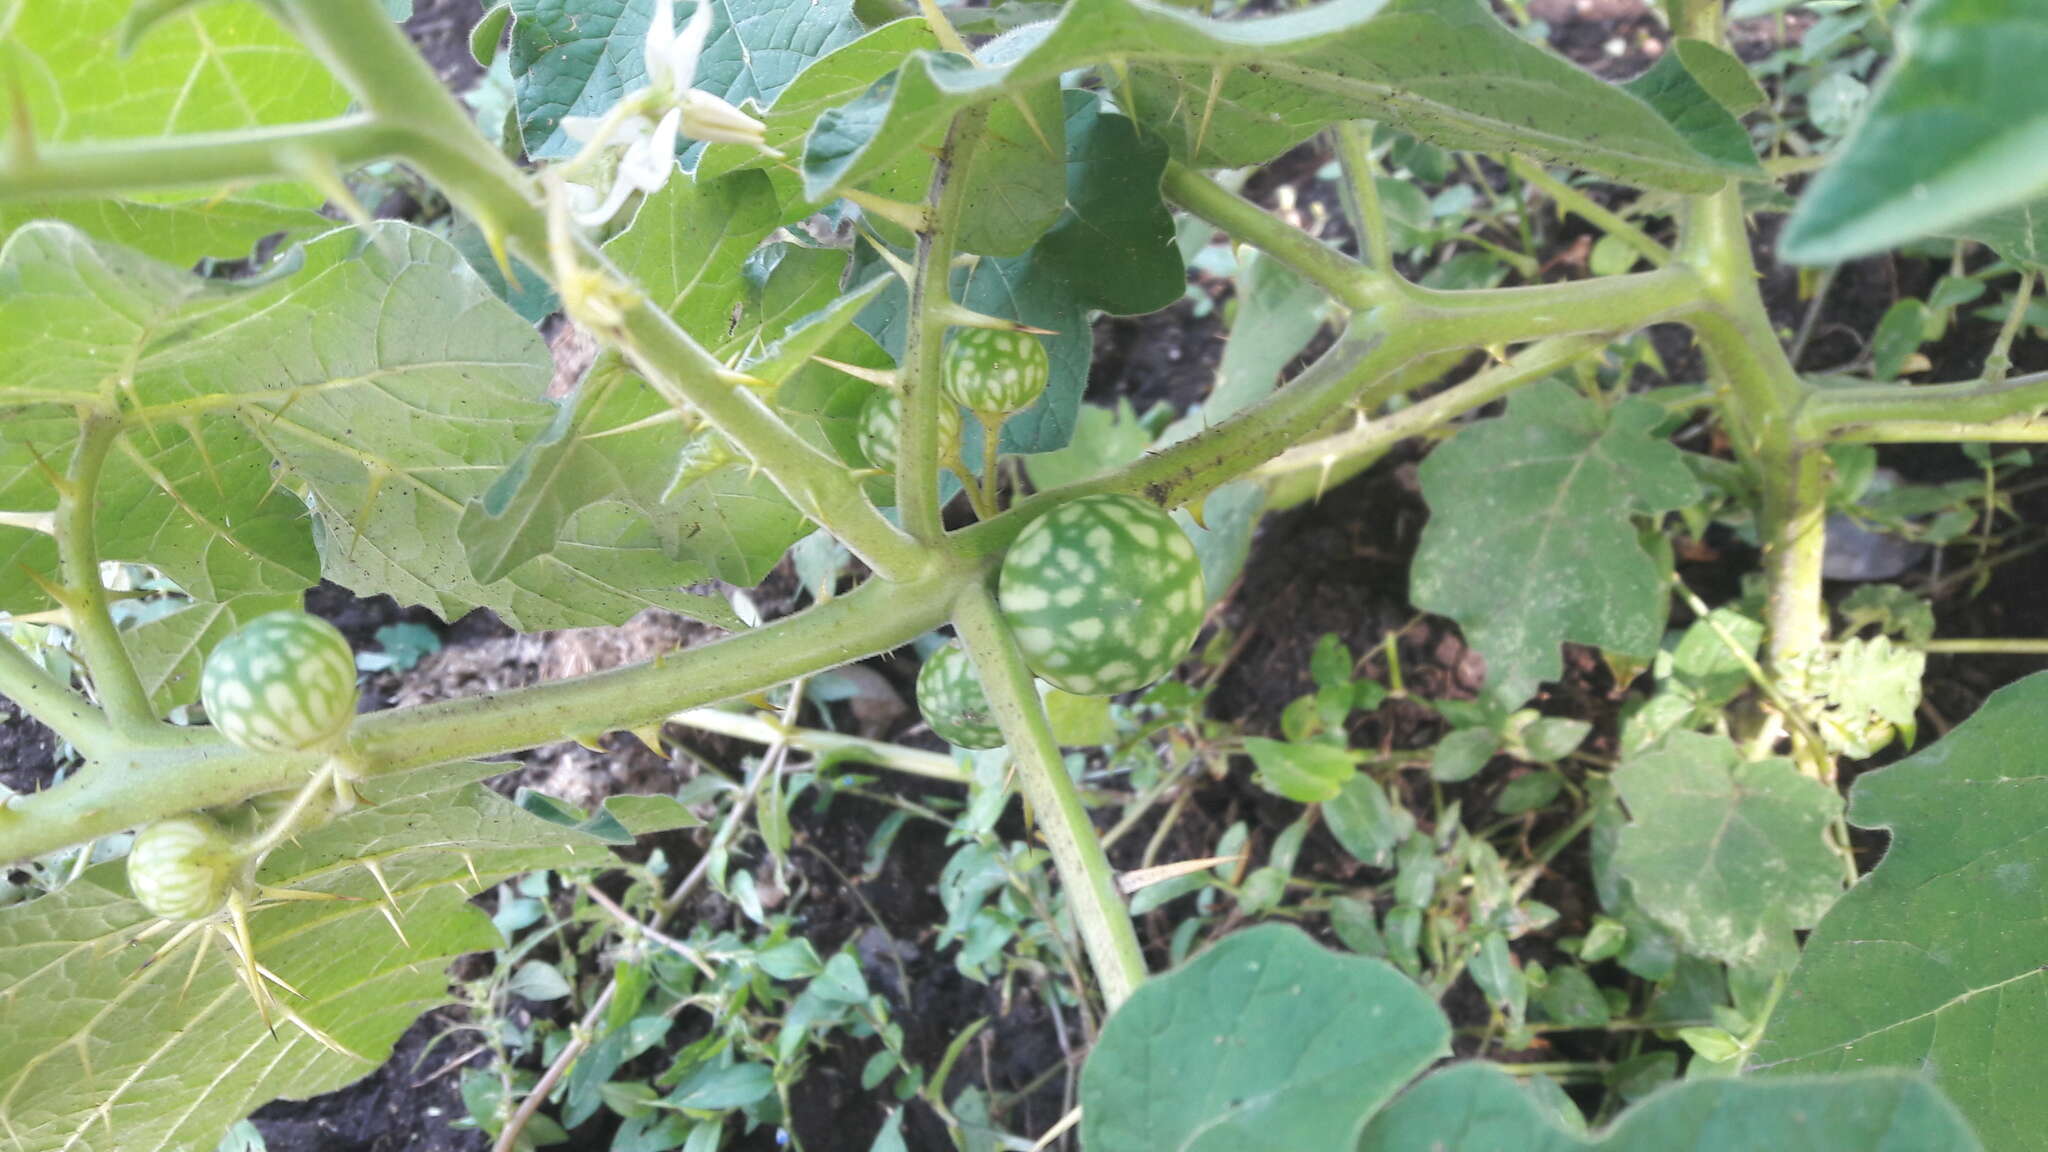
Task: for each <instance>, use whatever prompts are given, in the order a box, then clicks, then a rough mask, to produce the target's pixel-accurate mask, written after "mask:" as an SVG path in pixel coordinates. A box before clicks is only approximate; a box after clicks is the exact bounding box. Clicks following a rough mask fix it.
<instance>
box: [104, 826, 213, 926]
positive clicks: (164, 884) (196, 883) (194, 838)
mask: <svg viewBox="0 0 2048 1152" xmlns="http://www.w3.org/2000/svg"><path fill="white" fill-rule="evenodd" d="M237 863H239V858H238V857H237V856H236V854H235V849H234V845H233V844H232V843H230V842H229V840H228V838H227V834H226V833H224V832H222V831H221V830H220V826H219V825H218V824H215V823H214V822H213V821H211V820H208V819H207V818H206V817H204V816H176V817H173V818H171V819H169V820H161V821H158V822H157V823H155V824H151V825H150V826H149V827H147V828H144V829H143V830H142V831H140V832H137V833H136V834H135V845H134V846H133V847H131V848H130V849H129V850H128V887H129V888H130V889H131V890H133V891H134V893H135V899H136V900H137V901H138V902H140V903H141V905H142V906H143V907H144V908H147V909H149V910H150V912H151V913H152V914H154V915H157V916H161V917H163V918H164V919H166V920H204V919H206V918H207V917H208V916H211V915H213V914H214V913H216V912H218V911H220V910H221V906H222V905H224V904H226V903H227V899H228V885H229V884H230V883H231V882H232V881H233V877H234V873H235V866H236V864H237Z"/></svg>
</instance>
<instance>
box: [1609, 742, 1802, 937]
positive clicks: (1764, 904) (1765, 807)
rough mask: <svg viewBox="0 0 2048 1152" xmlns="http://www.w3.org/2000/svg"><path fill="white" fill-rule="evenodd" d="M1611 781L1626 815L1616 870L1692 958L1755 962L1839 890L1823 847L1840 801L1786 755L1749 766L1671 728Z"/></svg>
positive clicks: (1716, 745) (1728, 748)
mask: <svg viewBox="0 0 2048 1152" xmlns="http://www.w3.org/2000/svg"><path fill="white" fill-rule="evenodd" d="M1614 784H1615V787H1616V788H1617V789H1619V790H1620V793H1621V798H1622V801H1623V802H1624V803H1626V804H1627V805H1628V811H1629V823H1628V825H1627V827H1625V828H1623V829H1622V830H1621V843H1620V847H1619V849H1618V850H1617V852H1616V854H1615V859H1614V867H1615V868H1616V870H1617V871H1618V873H1619V875H1620V876H1621V877H1623V878H1625V879H1626V880H1627V881H1628V883H1629V887H1630V891H1631V892H1632V894H1633V896H1634V898H1635V901H1636V903H1637V904H1638V905H1640V906H1641V907H1642V908H1643V909H1644V910H1645V911H1646V912H1648V913H1649V914H1650V915H1651V916H1652V917H1654V918H1655V919H1656V920H1657V921H1658V923H1660V924H1662V925H1664V926H1665V927H1667V928H1669V929H1670V930H1671V931H1672V932H1673V933H1675V934H1676V935H1677V936H1678V938H1679V939H1680V940H1681V941H1683V942H1684V943H1685V945H1686V947H1687V948H1689V949H1691V950H1692V951H1694V952H1698V953H1701V954H1703V955H1707V956H1712V957H1714V958H1715V959H1717V960H1721V961H1724V962H1726V963H1730V964H1736V963H1741V962H1743V961H1745V960H1750V959H1754V958H1756V957H1758V956H1760V955H1762V954H1763V953H1764V952H1765V951H1766V950H1767V949H1768V948H1770V947H1771V946H1772V945H1773V944H1774V943H1775V942H1776V941H1777V940H1779V939H1781V938H1783V937H1784V936H1785V935H1786V934H1787V933H1790V932H1791V931H1792V930H1793V929H1795V928H1805V927H1808V926H1810V925H1812V924H1813V923H1814V922H1815V921H1817V920H1819V919H1820V917H1821V914H1822V913H1824V912H1826V911H1827V910H1828V906H1829V905H1830V904H1832V903H1834V901H1835V898H1836V896H1837V895H1839V894H1840V892H1841V890H1842V879H1841V878H1842V861H1841V857H1840V856H1839V855H1837V854H1836V852H1835V850H1834V848H1833V847H1831V846H1830V845H1829V844H1828V841H1827V830H1828V827H1829V825H1830V824H1831V823H1832V822H1833V820H1834V818H1835V816H1836V814H1837V813H1838V812H1840V810H1841V799H1840V798H1839V797H1838V796H1836V795H1835V792H1834V790H1833V789H1831V788H1829V787H1828V786H1827V785H1825V784H1823V783H1821V782H1820V781H1818V780H1815V779H1813V778H1812V777H1809V776H1803V775H1801V774H1800V772H1799V770H1798V768H1796V767H1795V766H1794V765H1793V763H1792V762H1791V761H1790V760H1786V759H1782V758H1779V759H1771V760H1758V761H1750V762H1744V761H1743V760H1742V758H1741V755H1740V753H1739V752H1737V750H1736V748H1735V746H1734V745H1733V744H1730V743H1729V742H1728V741H1727V740H1725V739H1723V738H1720V737H1716V736H1704V735H1700V734H1698V733H1694V732H1674V733H1672V734H1671V735H1670V736H1667V737H1665V739H1664V741H1663V743H1661V744H1659V745H1658V746H1657V747H1656V748H1654V749H1652V750H1650V751H1649V752H1646V753H1643V754H1642V755H1640V756H1636V757H1633V758H1631V759H1629V760H1627V761H1625V762H1624V763H1623V764H1622V766H1621V767H1620V768H1619V769H1618V770H1616V772H1615V774H1614Z"/></svg>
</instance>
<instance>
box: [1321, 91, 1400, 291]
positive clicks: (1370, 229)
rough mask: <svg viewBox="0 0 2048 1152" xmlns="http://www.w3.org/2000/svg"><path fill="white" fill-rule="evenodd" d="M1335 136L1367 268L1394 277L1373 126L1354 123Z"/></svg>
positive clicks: (1345, 124) (1340, 130)
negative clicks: (1375, 154) (1382, 203)
mask: <svg viewBox="0 0 2048 1152" xmlns="http://www.w3.org/2000/svg"><path fill="white" fill-rule="evenodd" d="M1332 136H1333V137H1334V138H1335V139H1336V143H1337V161H1338V163H1339V164H1341V165H1342V166H1343V169H1344V188H1345V191H1346V193H1347V194H1348V195H1349V196H1350V208H1351V220H1352V226H1353V227H1354V228H1356V229H1358V231H1359V233H1360V235H1361V237H1362V238H1361V240H1360V241H1359V250H1360V251H1361V252H1362V253H1363V254H1364V256H1365V263H1366V264H1367V266H1369V267H1371V268H1372V269H1373V270H1374V271H1376V272H1379V273H1380V274H1382V275H1387V276H1391V275H1393V271H1394V258H1393V246H1392V245H1391V244H1389V243H1388V242H1387V216H1386V213H1385V212H1384V211H1382V210H1381V208H1380V181H1379V166H1378V165H1377V164H1375V163H1374V162H1373V157H1372V125H1371V124H1369V123H1367V122H1365V121H1363V120H1353V121H1350V122H1348V123H1344V124H1339V125H1337V127H1336V128H1335V130H1333V132H1332Z"/></svg>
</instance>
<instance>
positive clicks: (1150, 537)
mask: <svg viewBox="0 0 2048 1152" xmlns="http://www.w3.org/2000/svg"><path fill="white" fill-rule="evenodd" d="M1123 525H1124V529H1125V530H1126V531H1128V532H1129V533H1130V534H1131V539H1133V540H1136V541H1137V542H1138V544H1139V546H1140V547H1144V548H1157V547H1159V533H1158V531H1157V530H1155V529H1154V528H1153V527H1152V526H1151V525H1150V524H1140V523H1138V522H1137V521H1135V520H1132V519H1131V517H1130V515H1129V514H1128V513H1125V514H1124V518H1123Z"/></svg>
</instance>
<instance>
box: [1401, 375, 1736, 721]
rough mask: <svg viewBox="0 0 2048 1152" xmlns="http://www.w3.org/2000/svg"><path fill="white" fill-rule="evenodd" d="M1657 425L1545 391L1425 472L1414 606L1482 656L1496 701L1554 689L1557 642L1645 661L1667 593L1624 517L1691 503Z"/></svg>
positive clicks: (1624, 406) (1469, 430)
mask: <svg viewBox="0 0 2048 1152" xmlns="http://www.w3.org/2000/svg"><path fill="white" fill-rule="evenodd" d="M1663 419H1664V412H1663V409H1661V408H1660V407H1658V406H1657V405H1656V404H1654V403H1652V402H1650V401H1647V400H1643V399H1640V398H1638V397H1627V398H1625V399H1623V400H1622V401H1620V402H1619V403H1618V404H1616V405H1614V406H1613V408H1611V409H1602V408H1601V407H1600V406H1598V405H1596V404H1594V403H1593V402H1592V401H1590V400H1588V399H1586V398H1585V397H1583V396H1581V395H1579V394H1578V393H1577V392H1576V391H1574V390H1573V389H1571V388H1570V387H1569V386H1567V385H1565V384H1562V383H1559V382H1557V381H1546V382H1543V383H1540V384H1536V385H1534V386H1532V387H1530V388H1527V389H1524V390H1523V391H1522V392H1521V393H1519V394H1517V395H1516V396H1515V398H1514V399H1513V400H1511V401H1510V402H1509V404H1508V411H1507V414H1506V415H1505V416H1502V417H1500V418H1497V419H1492V420H1482V421H1480V422H1478V423H1476V424H1471V425H1468V426H1467V427H1466V428H1464V429H1463V430H1462V431H1460V432H1459V433H1458V434H1457V435H1456V436H1454V437H1452V438H1451V440H1450V441H1449V442H1448V443H1446V444H1444V445H1442V446H1441V447H1439V448H1437V450H1436V451H1434V452H1432V453H1431V454H1430V456H1429V458H1428V459H1427V460H1425V461H1423V463H1422V471H1421V480H1422V494H1423V497H1424V499H1426V500H1427V501H1428V503H1429V506H1430V520H1429V524H1428V525H1427V526H1426V527H1425V528H1424V529H1423V532H1422V542H1421V546H1420V548H1419V549H1418V551H1417V553H1416V557H1415V564H1414V569H1413V572H1412V575H1411V577H1410V591H1411V595H1412V598H1413V600H1414V602H1415V606H1416V607H1417V608H1421V609H1423V610H1425V611H1430V612H1436V613H1440V614H1442V615H1445V616H1449V617H1451V618H1452V619H1454V620H1456V621H1457V622H1458V625H1459V627H1460V628H1462V629H1463V630H1464V632H1465V637H1466V639H1467V640H1468V641H1470V642H1471V644H1472V646H1473V647H1474V648H1477V649H1478V650H1479V652H1480V654H1481V655H1483V656H1485V657H1486V664H1487V691H1488V694H1489V695H1490V696H1491V697H1492V698H1493V699H1495V700H1496V701H1497V702H1499V703H1502V704H1504V705H1510V706H1512V705H1514V704H1518V703H1520V702H1521V701H1523V700H1527V699H1528V698H1529V697H1530V696H1531V695H1532V694H1533V693H1534V692H1535V690H1536V686H1537V685H1538V684H1539V683H1542V682H1543V681H1546V680H1554V679H1556V678H1557V677H1558V675H1559V674H1560V673H1561V672H1562V670H1563V659H1562V657H1561V656H1560V655H1559V645H1560V644H1561V643H1563V642H1564V641H1566V640H1573V641H1577V642H1579V643H1581V644H1595V645H1598V646H1600V647H1602V648H1607V649H1610V650H1612V651H1615V652H1620V653H1622V654H1624V655H1627V656H1632V657H1635V658H1636V659H1638V660H1648V659H1649V658H1650V657H1651V656H1652V655H1654V654H1655V652H1656V650H1657V641H1658V638H1659V637H1660V636H1661V635H1662V633H1663V625H1664V612H1665V609H1664V583H1663V580H1662V578H1661V574H1660V572H1659V570H1658V566H1657V563H1656V561H1655V560H1653V559H1652V558H1651V557H1650V555H1649V554H1648V553H1646V552H1645V551H1644V550H1643V546H1642V543H1641V541H1640V540H1639V539H1638V537H1637V534H1636V530H1635V526H1634V525H1633V524H1632V523H1631V521H1630V517H1631V516H1632V515H1636V514H1655V513H1658V512H1663V511H1668V510H1670V509H1673V508H1678V507H1682V506H1683V505H1685V504H1688V503H1690V502H1691V501H1692V500H1694V499H1695V498H1696V495H1697V492H1698V486H1697V484H1696V482H1695V481H1694V480H1693V477H1692V474H1691V472H1690V471H1689V470H1688V469H1687V468H1686V466H1685V459H1684V456H1683V455H1682V454H1681V453H1680V452H1679V451H1678V450H1677V449H1676V448H1674V447H1672V446H1671V445H1670V444H1669V443H1668V442H1666V441H1664V440H1661V439H1659V438H1657V436H1656V435H1655V430H1656V428H1657V426H1658V425H1659V424H1660V423H1661V422H1662V421H1663Z"/></svg>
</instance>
